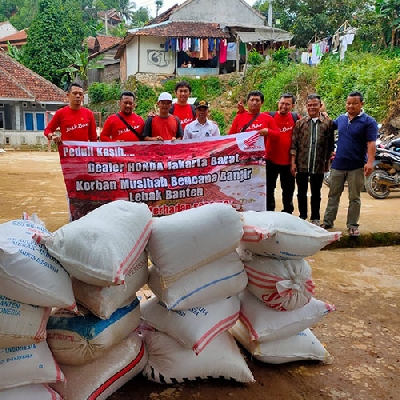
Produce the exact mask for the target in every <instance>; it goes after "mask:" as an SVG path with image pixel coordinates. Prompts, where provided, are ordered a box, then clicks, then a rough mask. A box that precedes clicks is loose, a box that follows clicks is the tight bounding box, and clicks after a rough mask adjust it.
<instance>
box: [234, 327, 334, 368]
mask: <svg viewBox="0 0 400 400" xmlns="http://www.w3.org/2000/svg"><path fill="white" fill-rule="evenodd" d="M229 331H230V332H231V333H232V335H233V337H234V338H235V339H236V340H237V341H238V342H239V343H240V344H241V345H242V346H243V347H244V348H245V349H246V350H247V351H248V352H249V353H250V354H251V355H252V356H253V357H254V358H256V359H257V360H260V361H262V362H265V363H269V364H284V363H288V362H292V361H301V360H315V361H322V362H323V363H324V364H331V363H332V362H333V357H332V356H331V355H330V354H329V353H328V351H327V350H326V349H325V347H324V346H323V345H322V343H321V342H320V341H319V340H318V339H317V338H316V336H315V335H314V334H313V333H312V332H311V330H310V329H305V330H304V331H301V332H298V333H296V334H295V335H294V336H289V337H288V338H285V339H278V340H273V341H272V342H267V343H260V342H258V341H257V340H249V331H248V330H247V328H246V327H245V326H244V325H243V323H242V322H241V321H237V322H236V324H235V325H234V326H233V327H232V328H231V329H230V330H229Z"/></svg>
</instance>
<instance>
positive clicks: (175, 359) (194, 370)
mask: <svg viewBox="0 0 400 400" xmlns="http://www.w3.org/2000/svg"><path fill="white" fill-rule="evenodd" d="M143 335H144V340H145V342H146V346H147V349H148V352H149V357H148V362H147V364H146V366H145V368H144V371H143V374H144V376H145V377H146V378H147V379H149V380H150V381H154V382H158V383H167V384H171V383H172V384H174V383H177V382H185V381H187V380H198V379H208V378H210V377H212V378H225V379H233V380H235V381H237V382H243V383H249V382H254V378H253V374H252V373H251V371H250V369H249V367H248V366H247V364H246V361H245V360H244V358H243V356H242V354H241V353H240V350H239V348H238V347H237V345H236V343H235V340H234V339H233V337H232V336H231V334H230V333H229V332H223V333H222V334H221V335H219V336H218V337H217V338H215V339H214V340H213V341H212V342H211V343H210V344H209V346H207V347H206V348H205V349H204V351H203V352H202V353H201V354H199V355H198V356H196V355H195V354H194V353H193V351H191V350H190V349H188V348H187V347H185V346H182V345H181V344H180V343H179V342H178V341H177V340H175V339H174V338H172V337H170V336H168V335H167V334H166V333H163V332H158V331H150V330H148V331H143Z"/></svg>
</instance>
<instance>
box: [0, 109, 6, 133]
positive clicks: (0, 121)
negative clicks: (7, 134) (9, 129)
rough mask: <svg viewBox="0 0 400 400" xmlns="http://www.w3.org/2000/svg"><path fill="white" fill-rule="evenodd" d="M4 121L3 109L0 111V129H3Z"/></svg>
mask: <svg viewBox="0 0 400 400" xmlns="http://www.w3.org/2000/svg"><path fill="white" fill-rule="evenodd" d="M4 125H5V121H4V111H0V129H4Z"/></svg>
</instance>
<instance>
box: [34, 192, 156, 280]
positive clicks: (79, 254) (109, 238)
mask: <svg viewBox="0 0 400 400" xmlns="http://www.w3.org/2000/svg"><path fill="white" fill-rule="evenodd" d="M151 223H152V215H151V212H150V210H149V208H148V207H147V205H146V204H144V203H133V202H130V201H124V200H116V201H112V202H110V203H107V204H104V205H102V206H101V207H99V208H96V209H95V210H93V211H91V212H90V213H88V214H86V215H85V216H83V217H82V218H80V219H78V220H76V221H73V222H70V223H69V224H66V225H64V226H63V227H61V228H59V229H58V230H57V231H55V232H54V233H53V234H52V235H51V236H44V237H39V235H38V236H37V240H40V242H41V243H44V244H45V246H46V247H47V249H48V250H49V253H50V254H51V255H52V256H54V257H55V258H56V259H57V260H59V261H60V262H61V264H62V265H63V266H64V268H65V269H66V270H67V271H68V272H69V273H70V274H71V276H73V277H75V278H77V279H79V280H81V281H83V282H86V283H90V284H92V285H98V286H108V285H111V284H114V285H119V284H122V283H124V281H125V275H126V274H128V273H129V271H130V270H131V269H132V268H133V266H134V264H135V262H136V261H137V259H138V258H139V257H140V255H141V254H142V253H143V250H144V248H145V246H146V245H147V241H148V239H149V236H150V234H151Z"/></svg>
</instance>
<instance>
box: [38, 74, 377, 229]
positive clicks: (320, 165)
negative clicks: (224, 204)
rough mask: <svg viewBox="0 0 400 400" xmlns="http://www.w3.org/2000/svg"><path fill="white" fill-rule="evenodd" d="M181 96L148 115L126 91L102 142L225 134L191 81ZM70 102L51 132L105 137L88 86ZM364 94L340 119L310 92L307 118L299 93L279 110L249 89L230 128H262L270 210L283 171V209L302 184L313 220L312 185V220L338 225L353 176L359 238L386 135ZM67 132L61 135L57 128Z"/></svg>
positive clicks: (302, 203) (352, 216) (302, 204)
mask: <svg viewBox="0 0 400 400" xmlns="http://www.w3.org/2000/svg"><path fill="white" fill-rule="evenodd" d="M175 94H176V102H175V104H172V103H173V99H172V96H171V94H170V93H167V92H162V93H161V94H160V95H159V97H158V101H157V106H158V112H157V113H150V114H149V116H148V118H147V119H146V121H145V120H144V119H143V118H142V117H140V116H139V115H137V114H136V113H135V112H134V109H135V105H136V104H135V102H136V98H135V95H134V94H133V93H132V92H123V93H122V94H121V96H120V101H119V106H120V111H119V112H117V113H116V114H114V115H111V116H110V117H108V118H107V120H106V121H105V124H104V127H103V129H102V131H101V134H100V141H129V142H132V141H139V140H145V141H164V140H170V141H174V140H181V139H202V138H206V137H212V136H219V135H220V131H219V128H218V125H217V124H216V123H215V122H213V121H211V120H209V119H208V110H209V104H208V102H207V101H206V100H200V101H197V102H196V103H195V104H194V105H191V104H189V102H188V100H189V97H190V94H191V87H190V84H189V83H188V82H185V81H181V82H178V83H177V85H176V87H175ZM68 98H69V103H70V104H69V106H66V107H64V108H62V109H60V110H58V111H57V112H56V113H55V115H54V117H53V118H52V120H51V121H50V123H49V124H48V126H47V127H46V129H45V131H44V134H45V135H46V136H47V137H48V139H49V140H53V141H54V142H55V143H57V144H59V143H61V142H62V140H71V141H97V134H96V123H95V119H94V116H93V113H92V112H91V111H90V110H88V109H86V108H84V107H82V100H83V89H82V87H81V86H80V85H79V84H75V83H74V84H72V85H71V86H70V88H69V91H68ZM363 101H364V100H363V96H362V94H361V93H360V92H351V93H350V94H349V95H348V97H347V100H346V113H345V114H342V115H340V116H339V117H338V118H337V119H335V120H332V119H330V118H329V117H328V115H327V113H326V112H321V108H322V107H323V103H322V100H321V97H320V96H319V95H317V94H310V95H309V96H308V97H307V115H306V116H304V117H303V118H300V116H299V115H298V114H297V113H295V112H293V108H294V106H295V103H296V98H295V96H294V95H293V94H291V93H284V94H282V95H281V96H280V99H279V101H278V110H277V111H273V112H261V107H262V105H263V103H264V95H263V93H262V92H260V91H251V92H249V93H248V95H247V110H246V109H245V107H244V104H243V102H242V101H240V102H239V103H238V112H237V115H236V117H235V118H234V120H233V122H232V125H231V127H230V129H229V132H228V134H236V133H239V132H245V131H247V132H250V131H255V132H257V134H259V135H260V136H262V137H263V138H264V144H265V158H266V181H267V182H266V187H267V211H275V190H276V183H277V179H278V176H279V177H280V185H281V189H282V203H283V209H282V211H283V212H286V213H289V214H292V213H293V211H294V206H293V195H294V191H295V185H296V184H297V200H298V209H299V214H300V215H299V216H300V218H302V219H305V220H306V219H307V218H308V201H307V192H308V185H310V191H311V217H310V221H311V222H312V223H313V224H315V225H318V226H321V227H323V228H325V229H331V228H333V226H334V221H335V219H336V216H337V212H338V208H339V202H340V197H341V195H342V193H343V190H344V184H345V181H346V180H347V182H348V190H349V207H348V213H347V228H348V231H349V235H351V236H359V234H360V232H359V230H358V227H359V224H358V222H359V218H360V210H361V190H362V188H363V185H364V176H368V175H370V174H371V172H372V169H373V161H374V157H375V143H376V138H377V134H378V125H377V123H376V121H375V120H374V119H373V118H372V117H371V116H369V115H368V114H366V113H365V112H364V111H363V108H362V107H363V104H364V102H363ZM58 128H59V129H60V131H61V137H60V136H58V135H55V134H54V132H55V131H56V130H57V129H58ZM335 130H338V135H337V136H338V139H337V143H336V147H337V149H336V153H335V157H334V160H333V162H332V165H331V178H330V190H329V195H328V205H327V208H326V211H325V215H324V218H323V222H322V223H321V222H320V220H321V219H320V204H321V188H322V183H323V178H324V173H325V172H326V171H328V169H329V167H330V160H331V157H332V154H333V151H334V145H335V134H334V132H335Z"/></svg>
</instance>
